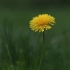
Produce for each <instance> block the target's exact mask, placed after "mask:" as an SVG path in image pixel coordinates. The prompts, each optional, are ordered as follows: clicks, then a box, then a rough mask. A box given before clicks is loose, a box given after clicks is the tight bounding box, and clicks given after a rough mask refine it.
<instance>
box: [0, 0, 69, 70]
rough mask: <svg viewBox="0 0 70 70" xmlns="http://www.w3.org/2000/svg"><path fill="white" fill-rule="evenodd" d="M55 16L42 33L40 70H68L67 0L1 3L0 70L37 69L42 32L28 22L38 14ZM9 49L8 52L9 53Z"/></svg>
mask: <svg viewBox="0 0 70 70" xmlns="http://www.w3.org/2000/svg"><path fill="white" fill-rule="evenodd" d="M43 13H47V14H50V15H52V16H54V17H55V20H56V24H55V25H54V26H53V27H52V29H50V30H48V31H46V33H45V36H46V37H45V53H44V58H43V62H42V65H41V69H40V70H70V0H0V70H12V69H11V61H10V57H9V53H10V55H11V60H12V63H13V66H14V67H13V68H14V70H37V68H38V65H39V60H40V56H41V47H42V33H39V32H36V33H35V32H33V31H31V29H30V28H29V21H30V20H31V19H32V18H33V17H34V16H37V15H38V14H43ZM8 50H9V53H8Z"/></svg>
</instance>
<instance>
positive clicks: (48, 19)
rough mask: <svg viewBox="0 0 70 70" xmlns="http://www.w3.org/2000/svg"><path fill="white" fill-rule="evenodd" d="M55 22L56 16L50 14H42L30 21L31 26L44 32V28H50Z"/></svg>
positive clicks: (34, 29)
mask: <svg viewBox="0 0 70 70" xmlns="http://www.w3.org/2000/svg"><path fill="white" fill-rule="evenodd" d="M54 23H55V18H54V17H53V16H50V15H48V14H41V15H38V16H37V17H33V19H32V20H31V21H30V28H31V29H32V30H33V31H35V32H36V31H39V32H44V29H46V30H48V29H50V28H51V26H50V25H54Z"/></svg>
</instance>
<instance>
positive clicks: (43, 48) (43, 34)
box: [38, 32, 45, 70]
mask: <svg viewBox="0 0 70 70" xmlns="http://www.w3.org/2000/svg"><path fill="white" fill-rule="evenodd" d="M44 48H45V32H43V46H42V53H41V58H40V63H39V66H38V70H40V68H41V65H42V60H43V55H44Z"/></svg>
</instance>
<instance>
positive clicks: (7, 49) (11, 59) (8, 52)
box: [6, 45, 14, 70]
mask: <svg viewBox="0 0 70 70" xmlns="http://www.w3.org/2000/svg"><path fill="white" fill-rule="evenodd" d="M6 48H7V51H8V55H9V58H10V62H11V69H12V70H14V67H13V63H12V59H11V55H10V52H9V48H8V45H6Z"/></svg>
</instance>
